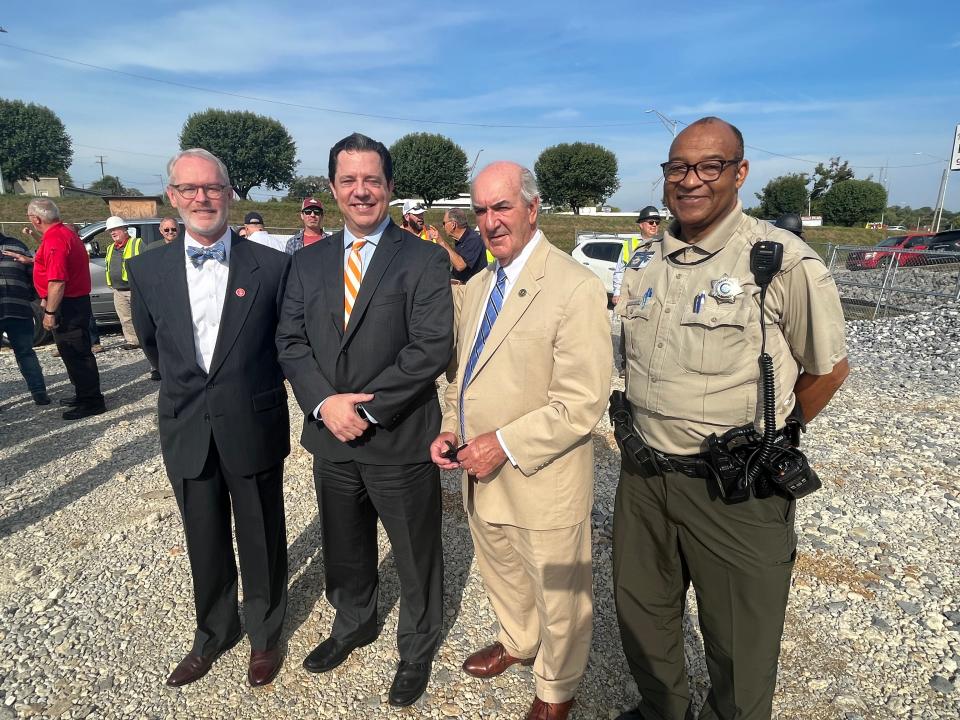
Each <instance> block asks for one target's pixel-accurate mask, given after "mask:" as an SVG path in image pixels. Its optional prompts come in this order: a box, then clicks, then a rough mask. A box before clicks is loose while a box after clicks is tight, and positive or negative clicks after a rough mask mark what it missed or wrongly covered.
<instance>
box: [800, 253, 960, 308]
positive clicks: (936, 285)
mask: <svg viewBox="0 0 960 720" xmlns="http://www.w3.org/2000/svg"><path fill="white" fill-rule="evenodd" d="M811 247H813V248H814V249H815V250H816V251H817V252H818V253H820V256H821V257H822V258H823V259H824V262H825V263H826V264H827V267H828V268H829V269H830V272H831V274H832V275H833V278H834V280H836V282H837V287H839V289H840V299H841V301H842V302H843V309H844V313H845V314H846V317H847V319H848V320H876V319H877V318H882V317H891V316H895V315H904V314H907V313H914V312H920V311H922V310H930V309H932V308H935V307H938V306H940V305H943V304H945V303H948V302H953V301H957V300H960V253H957V252H947V251H941V250H912V249H901V248H892V247H864V246H862V245H833V244H829V243H821V244H814V243H811Z"/></svg>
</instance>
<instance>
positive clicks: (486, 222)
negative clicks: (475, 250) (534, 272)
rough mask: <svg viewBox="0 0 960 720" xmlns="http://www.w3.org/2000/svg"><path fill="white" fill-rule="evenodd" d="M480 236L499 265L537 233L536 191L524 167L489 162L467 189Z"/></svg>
mask: <svg viewBox="0 0 960 720" xmlns="http://www.w3.org/2000/svg"><path fill="white" fill-rule="evenodd" d="M470 196H471V198H472V201H473V212H474V214H475V215H476V216H477V223H478V224H479V227H480V237H482V238H483V242H484V244H485V245H486V246H487V249H488V250H489V251H490V253H491V254H492V255H493V256H494V257H495V258H497V260H498V261H499V263H500V265H501V266H504V267H506V266H507V265H509V264H510V263H511V262H513V261H514V260H515V259H516V258H517V256H518V255H519V254H520V253H521V252H522V251H523V248H525V247H526V246H527V243H529V242H530V240H531V238H533V235H534V233H536V231H537V213H538V211H539V210H540V190H539V188H538V187H537V180H536V178H535V177H534V176H533V173H532V172H530V170H528V169H527V168H525V167H523V166H522V165H518V164H517V163H514V162H507V161H499V162H494V163H490V164H489V165H487V166H486V167H485V168H484V169H483V170H481V171H480V173H479V174H478V175H477V177H476V178H474V180H473V183H472V184H471V186H470Z"/></svg>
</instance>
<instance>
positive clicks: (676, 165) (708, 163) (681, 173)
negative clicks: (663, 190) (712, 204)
mask: <svg viewBox="0 0 960 720" xmlns="http://www.w3.org/2000/svg"><path fill="white" fill-rule="evenodd" d="M742 160H743V158H734V159H733V160H701V161H700V162H698V163H694V164H693V165H688V164H687V163H685V162H665V163H662V164H661V165H660V167H661V168H663V179H664V180H666V181H667V182H671V183H679V182H683V181H684V180H685V179H686V177H687V175H688V174H689V172H690V171H691V170H693V172H694V173H696V175H697V177H698V178H700V180H702V181H703V182H715V181H716V180H717V179H718V178H719V177H720V174H721V173H722V172H723V171H724V169H725V168H726V167H727V166H728V165H737V164H739V163H740V162H741V161H742Z"/></svg>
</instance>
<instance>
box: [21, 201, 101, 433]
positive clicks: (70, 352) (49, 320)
mask: <svg viewBox="0 0 960 720" xmlns="http://www.w3.org/2000/svg"><path fill="white" fill-rule="evenodd" d="M27 220H29V221H30V224H31V225H32V226H33V227H34V228H35V229H36V230H37V231H39V232H40V233H42V237H41V239H40V247H39V248H37V254H36V256H35V257H34V264H33V285H34V287H35V288H36V290H37V294H38V295H39V296H40V304H41V305H42V306H43V327H44V328H46V329H47V330H50V331H52V332H53V339H54V341H55V342H56V343H57V350H59V351H60V358H61V359H62V360H63V364H64V365H65V366H66V369H67V376H68V377H69V378H70V382H71V383H72V384H73V387H74V391H75V395H74V396H73V397H72V398H66V399H63V400H61V401H60V404H61V405H66V406H67V410H66V411H65V412H64V413H63V419H64V420H79V419H80V418H85V417H88V416H90V415H99V414H100V413H102V412H106V409H107V407H106V405H105V404H104V401H103V393H102V392H100V371H99V370H98V369H97V361H96V358H94V357H93V352H92V351H91V349H90V333H89V332H88V328H89V326H90V317H91V316H92V314H93V311H92V308H91V307H90V257H89V256H88V255H87V250H86V248H84V246H83V243H82V242H80V237H79V236H78V235H77V234H76V233H75V232H74V231H73V230H70V229H69V228H68V227H67V226H66V225H64V224H63V223H62V222H60V210H59V209H58V208H57V206H56V204H55V203H54V202H53V201H52V200H50V199H48V198H36V199H34V200H31V201H30V204H29V205H27Z"/></svg>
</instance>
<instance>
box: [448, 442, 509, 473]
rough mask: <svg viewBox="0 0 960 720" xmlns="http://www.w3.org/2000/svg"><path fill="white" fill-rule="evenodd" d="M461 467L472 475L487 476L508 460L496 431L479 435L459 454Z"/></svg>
mask: <svg viewBox="0 0 960 720" xmlns="http://www.w3.org/2000/svg"><path fill="white" fill-rule="evenodd" d="M457 459H458V460H459V461H460V467H462V468H463V469H464V470H466V471H467V472H468V473H469V474H470V475H474V476H475V477H478V478H485V477H487V476H488V475H492V474H493V473H494V472H496V470H497V468H499V467H500V466H501V465H503V464H504V463H505V462H506V461H507V454H506V453H505V452H504V451H503V447H501V445H500V441H499V440H498V439H497V433H496V432H488V433H484V434H483V435H478V436H477V437H475V438H474V439H473V440H471V441H470V442H469V443H467V446H466V447H465V448H464V449H463V450H461V451H460V453H459V454H458V455H457Z"/></svg>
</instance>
